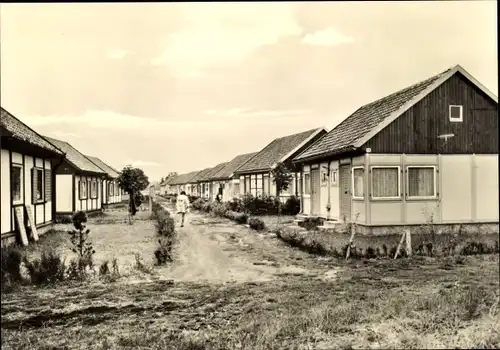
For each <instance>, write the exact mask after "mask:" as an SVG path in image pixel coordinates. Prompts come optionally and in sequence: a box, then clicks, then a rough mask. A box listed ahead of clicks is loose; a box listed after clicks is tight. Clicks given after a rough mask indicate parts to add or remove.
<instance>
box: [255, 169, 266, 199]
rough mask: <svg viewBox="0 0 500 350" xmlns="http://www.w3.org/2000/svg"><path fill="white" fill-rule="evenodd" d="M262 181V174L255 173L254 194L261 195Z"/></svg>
mask: <svg viewBox="0 0 500 350" xmlns="http://www.w3.org/2000/svg"><path fill="white" fill-rule="evenodd" d="M263 188H264V186H263V183H262V174H259V175H257V177H256V180H255V194H256V195H257V196H262V191H263Z"/></svg>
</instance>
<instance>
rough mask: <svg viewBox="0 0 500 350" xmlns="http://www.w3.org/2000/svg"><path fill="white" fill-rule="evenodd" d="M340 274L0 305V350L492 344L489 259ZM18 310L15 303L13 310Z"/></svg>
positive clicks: (388, 264)
mask: <svg viewBox="0 0 500 350" xmlns="http://www.w3.org/2000/svg"><path fill="white" fill-rule="evenodd" d="M444 263H445V261H443V260H442V259H434V258H433V259H422V260H415V259H414V260H406V259H405V260H398V261H374V262H369V263H366V264H359V265H350V267H349V268H347V269H345V270H343V271H341V272H339V275H338V276H337V277H338V278H337V280H335V281H333V282H332V281H328V280H322V279H321V278H315V277H311V276H293V277H292V276H289V277H283V278H280V279H279V280H276V281H273V282H267V283H245V284H230V285H209V284H205V285H202V284H195V283H179V284H174V285H172V284H165V283H160V282H156V283H148V284H141V285H129V286H126V287H124V286H123V285H116V284H111V285H103V286H95V287H93V288H88V287H85V286H79V287H78V288H71V287H68V288H66V289H63V288H60V289H57V290H51V291H50V293H47V292H43V290H38V291H36V290H26V291H25V292H24V293H21V294H16V295H7V296H5V297H4V296H2V348H6V349H9V348H11V349H12V348H49V347H50V348H52V347H58V348H64V347H68V348H69V347H71V348H80V349H83V348H92V349H109V348H120V347H129V348H135V349H146V348H147V349H165V348H175V349H237V348H243V349H280V348H307V347H308V346H309V347H310V348H316V349H331V348H339V349H347V348H401V349H409V348H495V347H498V346H500V324H499V314H498V311H499V307H498V298H499V295H498V287H499V285H498V272H499V271H498V257H495V256H489V257H487V258H486V257H484V256H483V257H467V258H466V261H465V262H462V263H460V264H454V263H453V262H450V261H448V262H446V264H448V265H449V264H452V268H451V269H449V268H448V269H443V265H444ZM21 301H22V302H21Z"/></svg>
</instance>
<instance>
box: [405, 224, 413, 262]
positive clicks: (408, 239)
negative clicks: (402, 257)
mask: <svg viewBox="0 0 500 350" xmlns="http://www.w3.org/2000/svg"><path fill="white" fill-rule="evenodd" d="M405 236H406V253H407V254H408V256H411V254H412V251H411V231H410V229H406V233H405Z"/></svg>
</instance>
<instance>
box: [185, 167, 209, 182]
mask: <svg viewBox="0 0 500 350" xmlns="http://www.w3.org/2000/svg"><path fill="white" fill-rule="evenodd" d="M212 169H213V168H206V169H203V170H202V171H200V172H199V173H198V174H196V176H194V177H192V178H191V179H189V183H196V182H199V181H202V179H203V178H204V177H205V176H206V175H207V174H209V173H210V170H212Z"/></svg>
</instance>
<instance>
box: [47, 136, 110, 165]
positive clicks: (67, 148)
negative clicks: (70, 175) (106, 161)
mask: <svg viewBox="0 0 500 350" xmlns="http://www.w3.org/2000/svg"><path fill="white" fill-rule="evenodd" d="M45 138H46V139H47V140H49V141H50V143H53V144H54V145H56V146H57V147H58V148H60V149H61V150H63V151H64V153H66V160H67V161H68V162H69V163H70V164H71V165H72V166H73V167H75V168H76V169H77V170H80V171H83V172H90V173H97V174H105V172H104V171H103V170H101V169H100V168H99V167H98V166H97V165H95V164H94V163H92V161H91V160H90V159H88V158H87V157H86V156H85V155H83V154H82V153H80V151H78V150H77V149H76V148H74V147H73V146H71V145H70V144H69V143H67V142H65V141H61V140H56V139H53V138H51V137H47V136H45Z"/></svg>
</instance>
